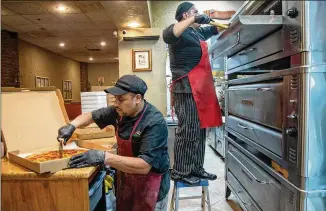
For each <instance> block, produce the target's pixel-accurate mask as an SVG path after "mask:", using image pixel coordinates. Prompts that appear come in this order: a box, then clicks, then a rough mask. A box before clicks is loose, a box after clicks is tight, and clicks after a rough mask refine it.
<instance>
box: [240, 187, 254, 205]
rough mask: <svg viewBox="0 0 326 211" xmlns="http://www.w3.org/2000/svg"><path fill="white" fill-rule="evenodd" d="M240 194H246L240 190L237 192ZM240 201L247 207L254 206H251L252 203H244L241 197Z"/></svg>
mask: <svg viewBox="0 0 326 211" xmlns="http://www.w3.org/2000/svg"><path fill="white" fill-rule="evenodd" d="M240 193H244V191H242V190H240V191H238V192H237V194H238V195H240ZM239 199H240V201H241V202H242V203H243V204H244V205H246V206H252V204H250V203H248V202H244V201H243V200H242V198H241V197H240V196H239Z"/></svg>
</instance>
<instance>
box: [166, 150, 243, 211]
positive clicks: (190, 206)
mask: <svg viewBox="0 0 326 211" xmlns="http://www.w3.org/2000/svg"><path fill="white" fill-rule="evenodd" d="M204 167H205V170H206V171H208V172H210V173H214V174H216V175H217V180H215V181H210V182H209V195H210V201H211V208H212V209H211V210H212V211H233V210H234V211H241V210H242V209H241V208H240V206H239V204H238V203H237V201H236V199H235V197H234V196H233V195H232V194H231V196H230V197H229V199H228V200H226V199H225V197H224V195H225V194H224V192H225V181H224V161H223V160H222V158H221V157H220V156H219V155H218V154H217V153H216V152H215V151H214V150H213V149H212V148H211V147H210V146H208V145H207V146H206V154H205V163H204ZM172 191H173V182H172V181H171V189H170V193H169V207H168V210H169V209H170V202H171V197H172ZM200 194H201V187H193V188H182V189H180V197H182V196H192V195H200ZM206 210H207V209H206ZM179 211H201V200H200V199H187V200H180V201H179Z"/></svg>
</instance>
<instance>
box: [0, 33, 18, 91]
mask: <svg viewBox="0 0 326 211" xmlns="http://www.w3.org/2000/svg"><path fill="white" fill-rule="evenodd" d="M19 75H20V74H19V54H18V34H17V33H15V32H9V31H6V30H1V86H2V87H20V78H19V77H18V76H19Z"/></svg>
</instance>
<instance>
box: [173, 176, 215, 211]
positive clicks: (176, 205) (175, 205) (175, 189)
mask: <svg viewBox="0 0 326 211" xmlns="http://www.w3.org/2000/svg"><path fill="white" fill-rule="evenodd" d="M200 186H201V187H202V195H197V196H187V197H179V189H180V188H190V187H200ZM206 197H207V201H206V199H205V198H206ZM198 198H200V199H201V207H202V211H205V206H206V205H205V204H206V202H207V207H208V211H211V202H210V200H209V192H208V180H201V181H200V182H199V183H197V184H195V185H188V184H186V183H183V182H181V181H174V187H173V193H172V199H171V205H170V211H173V210H175V211H178V209H179V200H185V199H198Z"/></svg>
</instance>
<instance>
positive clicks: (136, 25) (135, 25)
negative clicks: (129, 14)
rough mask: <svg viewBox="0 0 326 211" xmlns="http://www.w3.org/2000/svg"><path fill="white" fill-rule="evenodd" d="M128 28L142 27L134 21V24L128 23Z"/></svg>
mask: <svg viewBox="0 0 326 211" xmlns="http://www.w3.org/2000/svg"><path fill="white" fill-rule="evenodd" d="M128 26H129V27H132V28H136V27H138V26H140V24H139V23H138V22H136V21H133V22H130V23H128Z"/></svg>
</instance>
